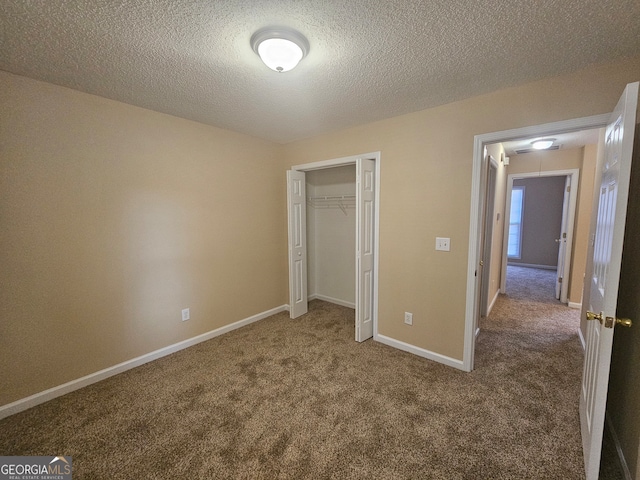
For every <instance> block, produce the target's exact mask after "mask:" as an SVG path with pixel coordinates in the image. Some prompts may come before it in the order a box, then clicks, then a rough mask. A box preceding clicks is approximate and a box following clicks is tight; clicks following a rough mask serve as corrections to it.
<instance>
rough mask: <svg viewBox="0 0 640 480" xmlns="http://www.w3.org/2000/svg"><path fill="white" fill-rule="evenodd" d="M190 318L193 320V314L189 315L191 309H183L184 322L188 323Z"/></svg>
mask: <svg viewBox="0 0 640 480" xmlns="http://www.w3.org/2000/svg"><path fill="white" fill-rule="evenodd" d="M190 318H191V314H190V313H189V309H188V308H183V309H182V321H183V322H186V321H187V320H189V319H190Z"/></svg>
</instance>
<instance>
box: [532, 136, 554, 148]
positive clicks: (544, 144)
mask: <svg viewBox="0 0 640 480" xmlns="http://www.w3.org/2000/svg"><path fill="white" fill-rule="evenodd" d="M555 141H556V139H555V138H543V139H541V140H536V141H535V142H531V146H532V147H533V148H534V149H536V150H546V149H547V148H550V147H551V145H553V142H555Z"/></svg>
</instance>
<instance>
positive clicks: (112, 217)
mask: <svg viewBox="0 0 640 480" xmlns="http://www.w3.org/2000/svg"><path fill="white" fill-rule="evenodd" d="M0 112H2V113H1V114H0V147H1V150H0V172H2V174H1V177H0V181H1V184H0V220H1V222H2V228H1V229H0V232H1V233H0V256H1V257H0V265H1V267H0V285H1V288H0V318H1V321H0V329H1V330H0V378H1V379H2V388H0V405H2V404H6V403H9V402H11V401H14V400H17V399H20V398H23V397H26V396H28V395H31V394H34V393H37V392H40V391H43V390H45V389H47V388H50V387H54V386H56V385H60V384H62V383H64V382H67V381H70V380H73V379H77V378H79V377H81V376H84V375H87V374H90V373H93V372H96V371H98V370H101V369H104V368H107V367H110V366H113V365H116V364H118V363H120V362H123V361H126V360H129V359H131V358H135V357H137V356H140V355H142V354H145V353H148V352H151V351H154V350H156V349H159V348H161V347H165V346H168V345H171V344H174V343H176V342H179V341H182V340H185V339H188V338H191V337H194V336H196V335H198V334H201V333H204V332H207V331H210V330H213V329H215V328H217V327H221V326H224V325H227V324H230V323H232V322H235V321H238V320H241V319H244V318H246V317H249V316H251V315H254V314H256V313H259V312H263V311H265V310H268V309H271V308H274V307H277V306H281V305H283V304H285V303H286V298H287V283H286V275H287V273H286V272H287V269H286V213H285V212H286V210H285V196H284V191H283V189H282V186H283V184H284V178H283V176H282V172H281V171H280V170H279V169H277V168H275V165H276V162H277V160H278V157H279V152H280V151H281V148H282V147H281V146H279V145H275V144H272V143H269V142H266V141H263V140H258V139H255V138H251V137H247V136H244V135H240V134H236V133H232V132H229V131H224V130H220V129H216V128H213V127H209V126H205V125H201V124H198V123H194V122H191V121H187V120H183V119H179V118H175V117H171V116H168V115H164V114H159V113H155V112H151V111H148V110H144V109H140V108H136V107H132V106H129V105H125V104H122V103H118V102H114V101H111V100H106V99H103V98H99V97H96V96H92V95H87V94H84V93H79V92H76V91H73V90H70V89H66V88H61V87H57V86H54V85H50V84H46V83H42V82H37V81H33V80H29V79H26V78H24V77H19V76H14V75H10V74H7V73H3V72H0ZM185 307H190V309H191V320H189V321H187V322H184V323H183V322H182V321H181V315H180V313H181V309H182V308H185Z"/></svg>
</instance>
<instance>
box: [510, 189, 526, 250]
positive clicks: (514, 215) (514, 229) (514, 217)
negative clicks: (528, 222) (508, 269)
mask: <svg viewBox="0 0 640 480" xmlns="http://www.w3.org/2000/svg"><path fill="white" fill-rule="evenodd" d="M523 210H524V187H513V189H512V190H511V213H510V215H509V244H508V247H507V256H508V257H509V258H520V255H521V252H520V250H521V247H522V212H523Z"/></svg>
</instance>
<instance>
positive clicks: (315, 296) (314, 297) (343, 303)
mask: <svg viewBox="0 0 640 480" xmlns="http://www.w3.org/2000/svg"><path fill="white" fill-rule="evenodd" d="M308 300H309V301H311V300H323V301H325V302H329V303H335V304H336V305H341V306H343V307H348V308H356V304H355V303H351V302H347V301H345V300H340V299H339V298H333V297H327V296H326V295H320V294H318V293H314V294H313V295H309V298H308Z"/></svg>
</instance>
